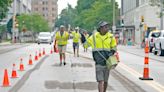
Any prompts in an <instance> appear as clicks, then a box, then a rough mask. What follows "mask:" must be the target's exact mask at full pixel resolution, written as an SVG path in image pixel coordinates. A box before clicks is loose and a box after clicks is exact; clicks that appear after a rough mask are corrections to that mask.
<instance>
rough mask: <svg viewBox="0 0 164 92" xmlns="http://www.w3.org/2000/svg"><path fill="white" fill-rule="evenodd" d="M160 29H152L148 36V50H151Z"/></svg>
mask: <svg viewBox="0 0 164 92" xmlns="http://www.w3.org/2000/svg"><path fill="white" fill-rule="evenodd" d="M159 34H160V31H159V30H154V31H151V32H150V34H149V36H148V42H149V51H150V52H152V49H153V48H154V44H155V42H156V40H157V38H158V37H159Z"/></svg>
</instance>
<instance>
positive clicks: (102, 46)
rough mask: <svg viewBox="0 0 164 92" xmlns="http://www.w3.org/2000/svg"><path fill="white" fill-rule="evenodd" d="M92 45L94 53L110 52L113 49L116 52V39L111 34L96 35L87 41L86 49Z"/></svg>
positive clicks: (97, 33)
mask: <svg viewBox="0 0 164 92" xmlns="http://www.w3.org/2000/svg"><path fill="white" fill-rule="evenodd" d="M93 37H94V39H93ZM88 45H90V46H91V47H92V50H93V51H101V50H106V51H110V50H111V49H114V50H116V45H117V44H116V39H115V37H114V36H113V34H111V33H109V32H108V33H106V34H105V35H103V36H102V35H100V33H99V32H96V33H94V35H92V36H90V37H89V38H88V39H87V42H86V44H85V47H86V46H87V47H88Z"/></svg>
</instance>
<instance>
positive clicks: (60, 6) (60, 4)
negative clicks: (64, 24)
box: [58, 0, 121, 14]
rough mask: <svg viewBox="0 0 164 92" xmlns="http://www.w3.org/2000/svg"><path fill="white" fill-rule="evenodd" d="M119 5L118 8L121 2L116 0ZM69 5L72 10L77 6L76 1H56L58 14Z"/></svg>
mask: <svg viewBox="0 0 164 92" xmlns="http://www.w3.org/2000/svg"><path fill="white" fill-rule="evenodd" d="M116 2H118V3H119V7H120V5H121V0H116ZM68 3H69V4H70V5H71V6H72V7H73V8H74V7H75V6H76V5H77V0H58V14H60V13H61V11H62V10H63V9H64V8H66V7H67V4H68Z"/></svg>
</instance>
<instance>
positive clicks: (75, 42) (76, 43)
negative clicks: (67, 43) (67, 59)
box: [72, 27, 81, 57]
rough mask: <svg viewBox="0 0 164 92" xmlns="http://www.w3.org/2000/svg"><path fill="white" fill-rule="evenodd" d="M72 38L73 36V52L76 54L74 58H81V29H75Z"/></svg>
mask: <svg viewBox="0 0 164 92" xmlns="http://www.w3.org/2000/svg"><path fill="white" fill-rule="evenodd" d="M72 36H73V52H74V56H76V54H77V57H79V43H80V38H81V34H80V33H79V27H76V28H75V31H73V32H72Z"/></svg>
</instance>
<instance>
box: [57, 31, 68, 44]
mask: <svg viewBox="0 0 164 92" xmlns="http://www.w3.org/2000/svg"><path fill="white" fill-rule="evenodd" d="M68 38H69V34H68V32H66V31H64V33H63V35H61V33H60V31H59V32H56V35H55V39H56V41H57V44H58V45H67V43H68V42H67V41H68Z"/></svg>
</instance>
